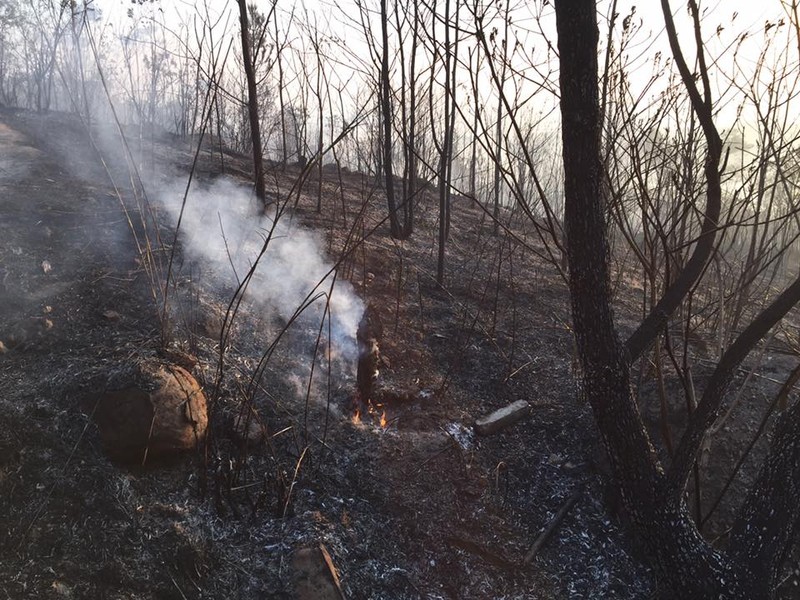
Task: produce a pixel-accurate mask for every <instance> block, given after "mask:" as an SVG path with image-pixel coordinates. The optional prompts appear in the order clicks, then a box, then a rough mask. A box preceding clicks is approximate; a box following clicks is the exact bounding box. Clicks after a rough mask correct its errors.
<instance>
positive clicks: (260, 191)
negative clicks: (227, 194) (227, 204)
mask: <svg viewBox="0 0 800 600" xmlns="http://www.w3.org/2000/svg"><path fill="white" fill-rule="evenodd" d="M236 1H237V3H238V5H239V23H240V25H241V28H242V59H243V61H244V73H245V77H246V78H247V113H248V117H249V120H250V136H251V138H252V141H253V171H254V176H255V184H256V197H257V198H258V199H259V200H261V201H262V202H264V201H265V200H266V199H267V191H266V186H265V184H264V151H263V148H262V146H261V122H260V120H259V115H258V90H257V89H256V72H255V65H254V64H253V57H252V52H251V48H252V45H251V43H250V24H249V20H248V17H247V0H236Z"/></svg>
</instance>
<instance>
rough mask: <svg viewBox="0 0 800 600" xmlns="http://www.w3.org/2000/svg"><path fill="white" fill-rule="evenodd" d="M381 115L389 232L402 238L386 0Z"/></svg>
mask: <svg viewBox="0 0 800 600" xmlns="http://www.w3.org/2000/svg"><path fill="white" fill-rule="evenodd" d="M381 42H382V48H381V85H380V89H381V94H380V96H381V117H382V124H383V148H382V150H383V173H384V178H385V181H386V203H387V205H388V208H389V232H390V234H391V236H392V237H393V238H395V239H400V238H402V227H401V226H400V218H399V216H398V214H397V199H396V198H395V195H394V170H393V168H392V99H391V96H390V94H391V86H390V85H389V15H388V11H387V9H386V0H381Z"/></svg>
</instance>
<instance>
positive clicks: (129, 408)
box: [94, 360, 208, 465]
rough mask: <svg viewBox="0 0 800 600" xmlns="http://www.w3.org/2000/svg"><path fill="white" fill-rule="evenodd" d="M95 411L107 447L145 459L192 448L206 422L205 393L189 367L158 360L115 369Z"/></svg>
mask: <svg viewBox="0 0 800 600" xmlns="http://www.w3.org/2000/svg"><path fill="white" fill-rule="evenodd" d="M110 379H111V380H110V381H109V383H108V387H109V388H110V389H112V390H113V391H107V392H105V393H103V394H102V396H101V397H100V399H99V401H98V405H97V408H96V410H95V413H94V420H95V423H96V424H97V427H98V429H99V431H100V438H101V439H102V441H103V446H104V447H105V449H106V452H108V454H109V456H111V457H112V458H113V459H114V460H118V461H120V462H125V463H139V464H142V465H143V464H145V462H147V461H148V460H151V459H153V458H156V457H166V456H170V455H174V454H177V453H179V452H183V451H186V450H192V449H194V448H196V447H197V444H198V443H199V442H200V441H202V440H203V438H204V437H205V434H206V427H207V426H208V416H207V413H206V398H205V396H204V395H203V391H202V390H201V389H200V386H199V384H198V383H197V381H196V380H195V379H194V377H192V376H191V375H190V374H189V373H188V372H187V371H186V370H184V369H182V368H181V367H178V366H174V365H165V364H162V363H160V362H158V361H155V360H142V361H137V362H136V363H134V364H132V365H128V366H126V367H125V368H123V369H121V370H120V371H118V372H115V373H113V374H112V377H111V378H110Z"/></svg>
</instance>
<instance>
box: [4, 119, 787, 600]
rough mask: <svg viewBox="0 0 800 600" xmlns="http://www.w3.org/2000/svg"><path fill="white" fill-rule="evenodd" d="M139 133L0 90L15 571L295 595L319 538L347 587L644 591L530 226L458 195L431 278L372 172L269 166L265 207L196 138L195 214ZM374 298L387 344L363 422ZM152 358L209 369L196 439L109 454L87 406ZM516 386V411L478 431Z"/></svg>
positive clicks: (647, 581) (427, 239)
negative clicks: (502, 223)
mask: <svg viewBox="0 0 800 600" xmlns="http://www.w3.org/2000/svg"><path fill="white" fill-rule="evenodd" d="M130 141H131V142H132V143H131V148H132V155H131V156H129V157H128V160H126V159H125V157H124V155H122V154H121V153H119V152H116V151H115V150H114V148H115V146H114V143H113V142H114V138H113V136H109V135H106V136H101V135H96V136H95V145H93V144H92V143H91V142H90V141H89V139H88V138H87V135H86V131H85V129H84V128H83V127H82V126H81V125H80V123H78V122H76V121H75V120H74V119H73V118H72V117H68V116H65V115H58V114H51V115H46V116H41V115H33V114H30V113H24V112H11V111H3V112H2V113H0V156H2V157H3V158H2V162H0V192H1V194H0V213H2V215H3V218H2V221H1V222H0V260H1V261H2V262H0V277H2V279H1V282H2V286H1V287H0V296H1V298H0V301H1V304H0V305H1V306H2V309H1V312H0V340H2V341H3V344H4V345H3V349H2V350H3V353H2V355H0V390H1V392H0V592H2V593H3V594H4V595H5V596H6V597H8V598H46V597H73V598H296V597H298V595H297V593H296V586H295V583H296V582H295V579H296V572H295V571H296V568H295V566H294V565H293V557H294V556H295V555H296V552H297V551H298V550H299V549H301V548H308V547H316V546H317V545H318V544H323V545H324V546H325V548H326V549H327V551H328V552H329V554H330V557H331V560H332V563H333V564H334V565H335V567H336V569H337V571H338V575H339V577H340V583H341V588H342V591H343V593H344V596H345V597H347V598H353V599H359V598H365V599H366V598H372V599H379V598H387V599H394V598H397V599H402V598H409V599H411V598H448V599H449V598H452V599H463V598H470V599H472V598H475V599H482V598H486V599H500V598H509V599H510V598H519V599H522V598H540V599H549V598H619V599H625V598H630V599H639V598H649V597H651V596H652V594H653V593H654V590H653V585H652V581H651V577H650V574H649V572H648V570H647V568H646V567H645V566H644V565H643V564H642V563H641V562H640V561H639V560H637V558H636V549H635V548H633V547H631V546H630V545H628V543H627V542H626V541H625V539H626V538H625V535H624V532H623V530H622V527H623V526H622V525H621V524H620V521H619V518H618V517H617V516H616V515H611V514H610V512H609V508H608V502H607V500H606V497H607V495H608V494H607V493H606V490H607V489H608V486H609V484H608V482H607V480H606V479H605V477H604V476H603V475H602V473H603V469H602V467H601V465H600V464H599V463H600V462H601V461H600V460H599V459H598V457H599V456H600V455H601V450H600V447H599V444H598V441H597V437H596V433H595V430H594V426H593V423H592V419H591V415H590V413H589V411H588V407H586V406H584V405H583V404H581V403H580V401H579V399H578V398H579V394H578V390H577V389H576V383H575V378H574V373H573V363H572V342H571V337H570V333H569V328H568V325H567V324H568V322H569V313H568V306H569V304H568V296H567V293H566V289H565V287H564V285H563V283H562V282H561V280H560V278H559V276H558V274H557V272H556V271H555V269H554V268H553V267H551V266H548V265H547V264H545V263H543V262H542V261H541V260H540V259H538V258H537V257H536V256H535V255H534V253H532V252H530V251H529V249H528V248H526V245H525V244H523V243H521V241H520V240H524V239H526V237H525V236H526V232H525V231H524V228H523V226H522V225H519V229H518V231H517V235H518V236H519V237H518V238H516V239H514V238H511V237H509V236H504V235H500V236H495V235H492V226H491V223H490V222H489V220H488V219H486V218H485V217H484V215H483V213H482V212H481V211H480V210H478V209H477V208H476V207H475V206H473V205H471V204H470V203H469V202H468V201H467V200H466V199H463V198H456V199H455V200H454V206H453V224H452V236H451V240H450V243H449V247H448V268H447V284H446V286H445V288H444V289H442V288H440V287H439V286H437V285H436V283H435V280H434V274H435V266H436V265H435V246H434V241H435V230H436V225H437V224H436V212H435V210H434V199H433V198H432V197H431V198H427V197H423V199H422V200H421V202H420V205H419V206H418V213H417V215H418V219H417V232H416V233H415V235H414V237H413V238H412V239H411V240H410V241H407V242H403V243H399V242H396V241H394V240H392V239H391V238H390V237H389V236H388V231H387V229H388V228H387V226H386V224H385V223H382V222H381V221H382V219H383V216H384V206H383V201H382V197H381V196H380V194H376V193H375V189H374V185H375V183H374V181H371V180H369V179H368V178H366V177H365V176H363V175H361V174H357V173H349V172H348V173H343V174H337V173H336V172H334V171H331V170H328V169H326V170H324V176H323V180H322V182H321V185H320V182H319V179H318V175H317V174H316V171H312V172H311V174H310V176H309V177H308V179H307V180H306V181H305V182H303V183H301V184H298V183H297V182H298V177H299V175H300V171H299V169H298V168H296V167H290V168H288V169H287V170H286V171H285V172H284V171H281V170H280V169H278V168H275V169H272V170H271V171H270V174H269V177H268V182H269V187H270V190H271V192H270V193H271V194H272V198H273V199H274V200H275V204H274V205H273V206H272V207H271V208H270V209H269V210H267V211H266V213H265V212H264V211H262V210H260V208H258V206H257V205H256V204H255V203H253V201H252V198H251V196H250V191H249V188H248V185H247V182H246V180H245V179H243V178H242V177H241V175H242V174H246V173H247V171H248V169H249V167H248V162H247V159H246V157H241V156H234V155H231V154H228V153H220V152H219V151H218V150H214V149H213V148H209V149H207V150H205V151H204V152H203V153H201V155H200V161H199V167H198V169H197V171H196V173H195V174H194V179H195V182H194V184H193V187H192V188H191V190H192V191H191V192H190V194H189V197H188V201H187V204H186V206H185V207H184V209H185V210H184V212H183V215H182V216H181V211H180V201H181V200H182V197H183V196H182V194H183V190H184V189H185V188H186V182H187V178H188V172H189V168H190V165H191V163H192V160H193V151H194V149H193V148H192V147H191V145H190V144H189V143H187V142H180V141H174V140H168V139H167V138H164V139H163V140H161V141H152V140H147V141H146V143H144V144H142V145H141V146H137V144H136V143H135V142H136V140H135V139H133V140H130ZM101 155H102V156H103V157H104V158H105V163H106V167H103V166H102V163H101V162H100V161H99V160H98V159H99V157H100V156H101ZM131 165H135V166H136V167H137V171H134V172H136V173H138V176H139V177H140V178H141V181H145V182H146V183H145V184H144V185H143V187H142V184H141V181H140V180H139V179H138V178H137V177H136V176H134V177H131V172H132V171H131V170H130V166H131ZM156 165H157V166H158V170H157V171H156V169H155V166H156ZM319 194H321V198H322V211H321V212H320V213H317V212H316V206H317V201H318V197H319V196H318V195H319ZM179 216H181V218H182V219H183V221H182V228H183V229H182V231H181V233H180V235H179V236H178V239H177V242H176V243H173V241H174V227H175V224H176V222H177V218H178V217H179ZM276 218H278V225H277V226H275V227H272V224H274V223H275V220H276ZM217 236H220V237H217ZM532 238H533V236H531V239H532ZM266 239H269V240H270V243H269V244H268V248H267V251H266V253H265V254H264V257H263V258H261V259H259V257H258V255H259V252H260V249H261V248H263V246H264V240H266ZM220 240H221V241H220ZM170 263H171V266H170ZM256 263H257V267H256V269H255V272H254V275H253V277H252V279H251V280H248V277H247V276H248V272H249V270H250V269H251V267H252V266H253V265H254V264H256ZM168 271H169V273H170V276H171V282H172V283H171V284H170V286H167V287H166V288H165V287H164V281H165V277H166V273H167V272H168ZM247 281H252V283H248V286H249V287H248V290H247V293H245V294H243V295H240V296H237V295H236V291H237V289H241V286H242V283H243V282H247ZM319 281H322V284H321V285H319V286H317V287H315V286H316V284H317V283H319ZM309 285H310V286H311V287H310V288H309ZM165 289H166V294H167V306H166V308H165V306H164V290H165ZM309 289H310V290H311V291H310V292H309ZM232 298H241V303H240V304H236V303H234V307H235V308H236V310H235V318H234V319H233V321H232V325H230V326H229V324H230V323H231V319H230V317H231V313H230V312H229V310H230V308H231V299H232ZM326 300H330V303H329V304H328V305H327V306H328V308H327V309H326ZM304 302H305V303H307V304H308V305H309V307H308V308H307V309H306V310H304V311H302V312H299V313H298V312H297V311H296V309H297V307H298V306H300V305H302V304H303V303H304ZM367 304H368V305H369V306H370V310H371V311H374V312H375V313H376V314H377V315H378V318H379V320H380V322H381V323H382V329H383V336H382V339H381V342H380V345H381V355H382V358H381V360H380V365H379V371H380V375H379V377H378V380H377V383H376V385H377V389H376V392H375V402H374V403H373V406H372V412H370V409H369V407H367V406H362V407H360V408H363V409H364V410H363V412H362V414H361V416H360V420H358V421H357V420H356V419H354V410H355V407H356V405H357V402H356V400H358V399H357V398H356V397H355V395H356V387H357V386H356V357H355V354H354V344H355V333H356V331H355V329H356V328H357V326H358V321H359V319H360V317H361V314H362V311H363V309H364V307H365V306H366V305H367ZM328 310H330V313H329V312H328ZM328 314H330V315H331V318H330V319H326V318H325V317H327V315H328ZM164 315H167V318H166V319H165V318H164ZM221 340H222V341H224V345H221V343H220V342H221ZM156 356H160V357H162V358H163V359H164V360H173V359H175V357H180V358H182V359H185V358H186V357H189V360H190V362H191V364H193V365H194V368H193V373H194V375H195V377H196V378H197V379H198V381H200V383H201V384H202V385H203V386H204V389H205V392H206V395H207V396H208V398H209V403H210V404H209V410H210V417H211V433H210V436H209V439H208V443H207V444H206V445H205V446H204V447H203V448H201V449H198V451H197V452H196V453H194V454H192V453H190V454H188V455H185V456H181V457H178V458H175V459H172V460H169V461H167V462H160V463H157V464H153V465H149V466H147V467H145V468H141V467H130V466H124V465H119V464H115V463H113V462H111V461H110V460H109V459H108V458H107V455H106V453H105V451H104V448H103V447H102V444H101V442H100V438H99V435H98V433H97V431H96V427H95V425H94V424H93V422H92V420H91V414H92V410H93V401H94V399H95V398H96V397H97V394H98V392H99V391H101V389H102V387H103V386H104V385H105V383H104V382H105V381H106V379H107V377H108V376H109V373H111V372H113V370H114V369H115V368H117V367H118V366H119V365H120V364H124V363H125V362H126V361H130V360H131V359H132V358H134V357H156ZM517 400H527V401H528V402H529V403H530V405H531V413H530V416H529V417H528V418H526V419H524V420H523V421H521V422H519V423H517V424H516V425H513V426H512V427H510V428H508V429H506V430H503V431H502V432H500V433H497V434H495V435H491V436H485V437H481V436H478V435H476V434H475V432H474V431H473V428H472V424H473V422H474V420H475V419H476V418H477V417H480V416H482V415H485V414H486V413H488V412H491V411H492V410H495V409H497V408H500V407H503V406H505V405H507V404H510V403H511V402H514V401H517ZM381 419H383V420H384V421H385V423H384V426H382V425H381ZM243 422H245V423H246V424H245V425H243V424H242V423H243ZM576 490H577V494H578V495H577V501H576V503H575V505H574V507H573V508H572V509H571V510H570V511H569V513H568V514H567V515H566V516H565V517H564V519H563V521H561V523H560V524H559V526H558V527H557V528H556V529H555V531H554V533H553V535H552V537H551V538H550V539H549V540H548V541H547V542H546V543H545V544H544V546H543V547H542V548H541V550H539V552H538V553H537V554H536V556H535V557H533V558H532V560H530V561H529V562H528V563H527V564H525V563H524V558H525V556H526V554H527V553H528V551H529V549H530V548H531V546H532V545H533V544H534V542H535V541H536V540H537V538H538V536H539V535H540V533H541V532H542V531H543V530H544V529H545V528H546V527H547V525H548V524H549V523H550V521H551V520H552V519H553V517H554V516H555V515H556V513H557V512H558V511H559V509H560V508H561V507H562V506H564V504H565V503H566V502H567V501H568V500H569V499H570V498H571V497H573V495H574V494H576ZM787 597H788V596H787Z"/></svg>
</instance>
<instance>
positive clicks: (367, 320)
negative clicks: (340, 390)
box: [356, 304, 383, 404]
mask: <svg viewBox="0 0 800 600" xmlns="http://www.w3.org/2000/svg"><path fill="white" fill-rule="evenodd" d="M382 337H383V324H382V323H381V320H380V317H379V316H378V313H377V311H376V310H375V309H374V308H373V307H372V306H371V305H370V304H367V308H366V309H365V310H364V314H363V316H362V317H361V321H360V322H359V324H358V330H357V331H356V340H357V341H358V372H357V374H356V384H357V386H358V398H359V400H360V401H361V402H362V403H363V404H367V403H369V401H370V400H371V399H372V395H373V388H374V386H375V382H376V381H377V379H378V366H379V365H380V360H381V350H380V341H381V338H382Z"/></svg>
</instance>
